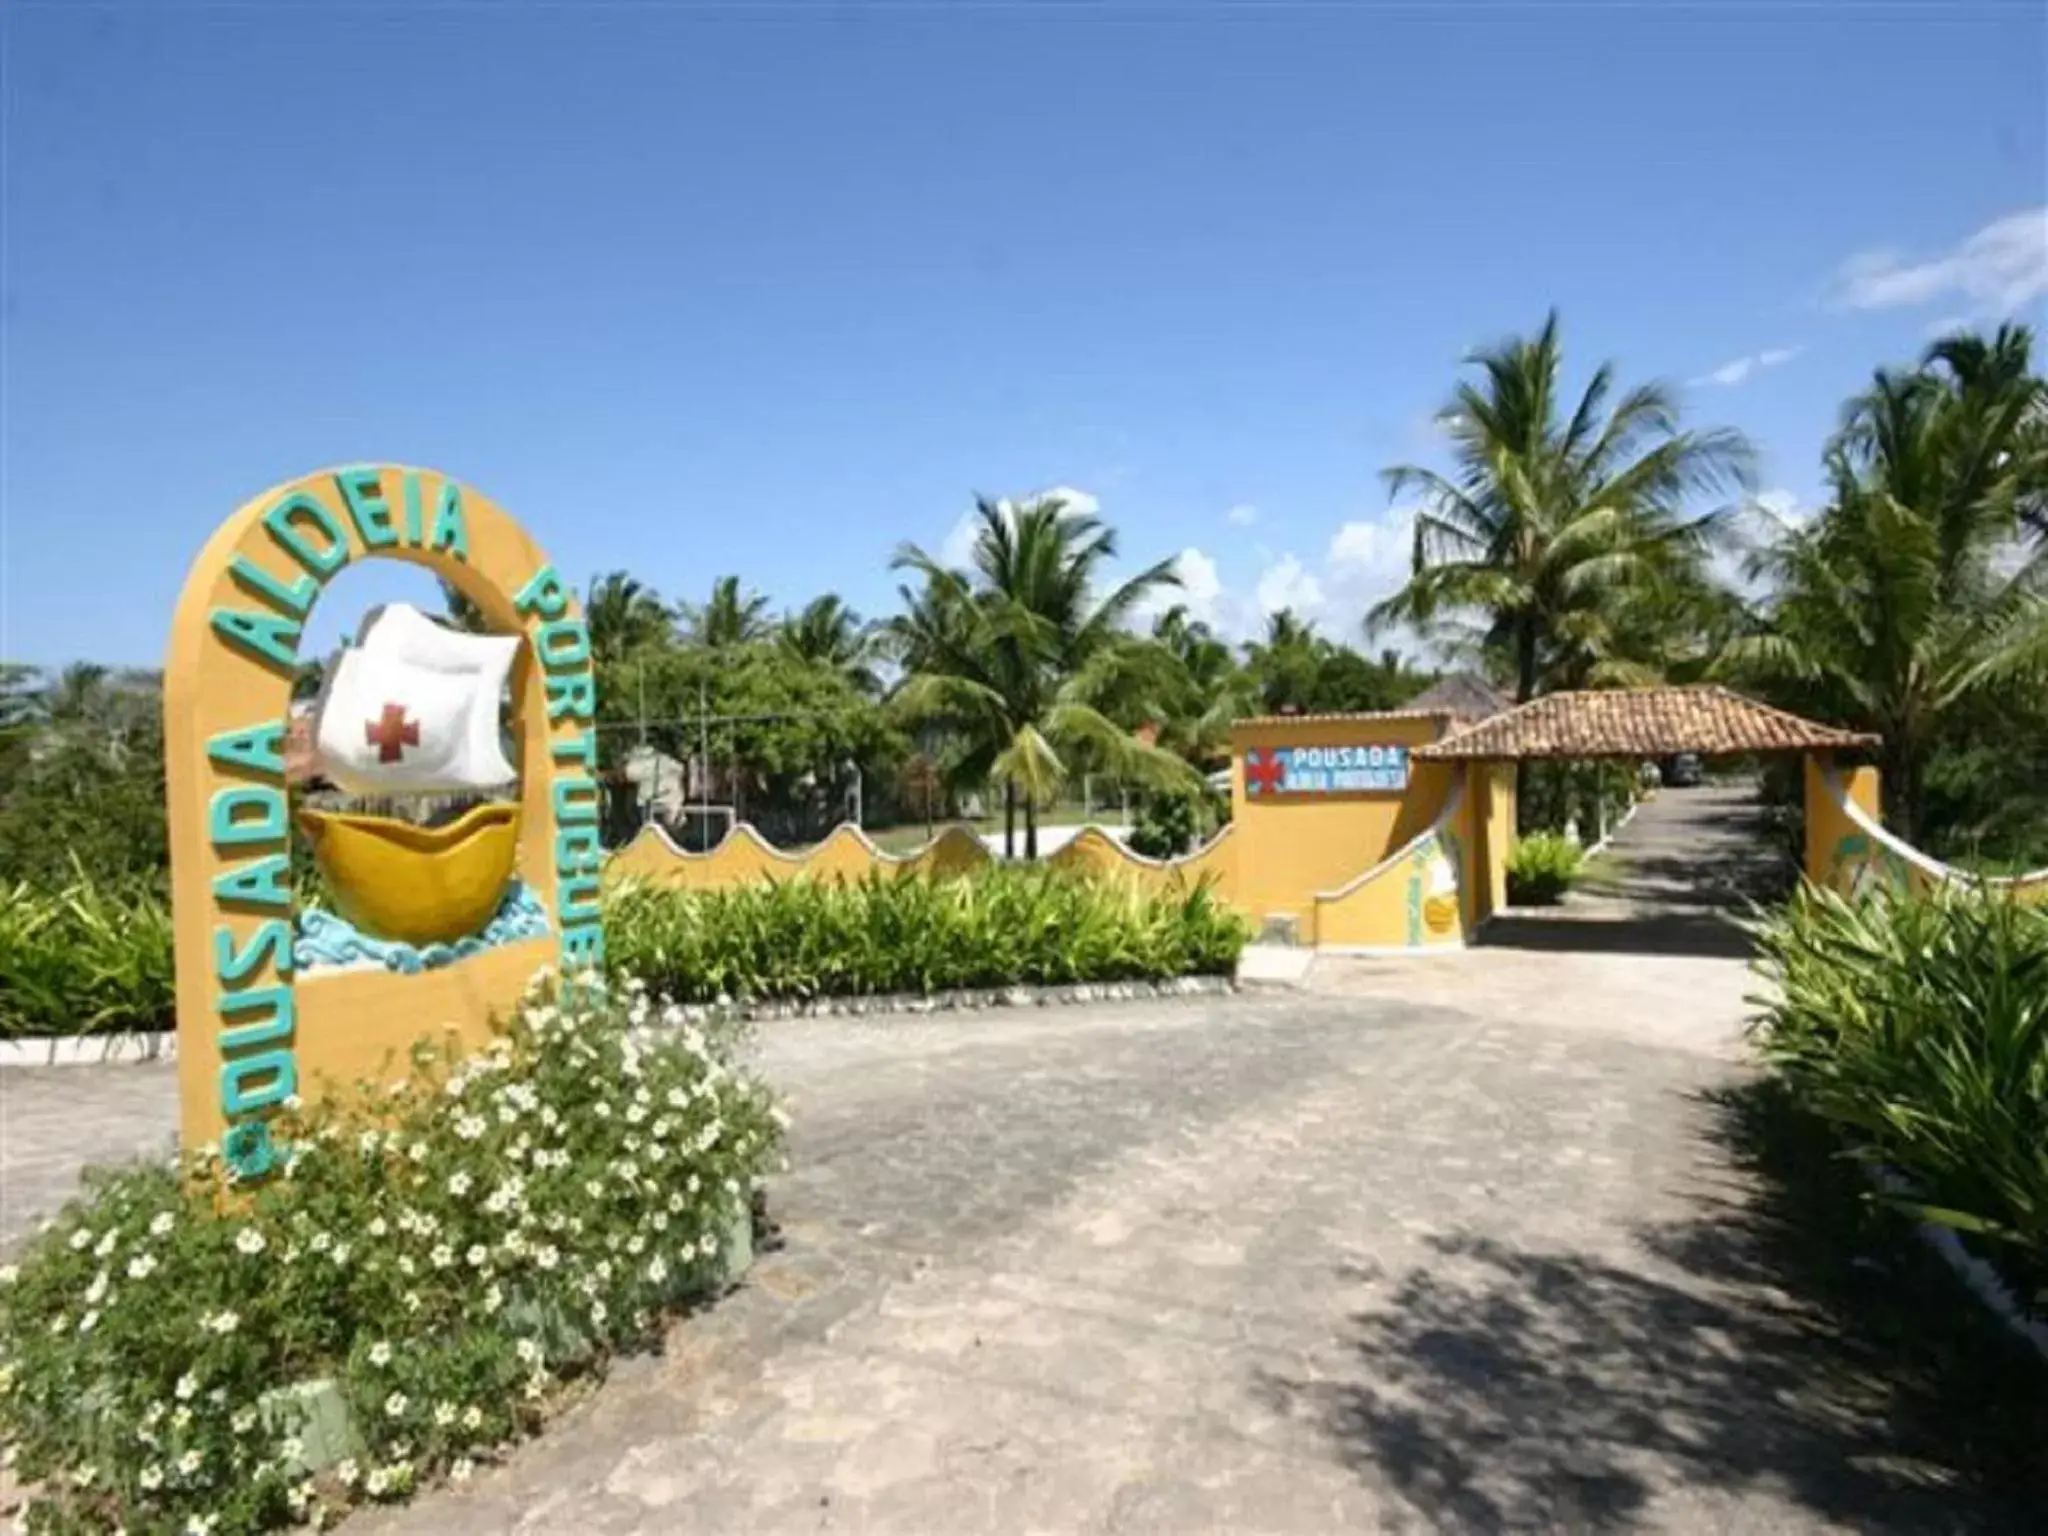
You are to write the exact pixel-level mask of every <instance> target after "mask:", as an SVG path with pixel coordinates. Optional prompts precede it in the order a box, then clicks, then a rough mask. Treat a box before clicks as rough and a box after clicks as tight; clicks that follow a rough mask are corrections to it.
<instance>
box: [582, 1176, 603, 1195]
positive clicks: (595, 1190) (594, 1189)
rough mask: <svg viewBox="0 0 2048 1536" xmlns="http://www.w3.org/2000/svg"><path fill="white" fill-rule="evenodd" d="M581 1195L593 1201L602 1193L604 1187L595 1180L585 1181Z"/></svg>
mask: <svg viewBox="0 0 2048 1536" xmlns="http://www.w3.org/2000/svg"><path fill="white" fill-rule="evenodd" d="M583 1193H585V1194H586V1195H588V1196H590V1198H591V1199H593V1200H595V1199H597V1198H598V1197H599V1196H600V1195H602V1194H603V1193H604V1185H603V1184H602V1183H600V1182H599V1181H598V1180H596V1179H586V1180H584V1181H583Z"/></svg>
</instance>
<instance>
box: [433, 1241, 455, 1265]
mask: <svg viewBox="0 0 2048 1536" xmlns="http://www.w3.org/2000/svg"><path fill="white" fill-rule="evenodd" d="M427 1258H428V1260H429V1261H430V1262H431V1263H432V1264H433V1266H434V1268H436V1269H446V1268H448V1267H449V1266H450V1265H451V1264H453V1263H454V1262H455V1250H454V1249H453V1248H450V1247H449V1246H448V1245H447V1244H446V1243H436V1244H435V1245H434V1251H433V1252H432V1253H430V1254H428V1255H427Z"/></svg>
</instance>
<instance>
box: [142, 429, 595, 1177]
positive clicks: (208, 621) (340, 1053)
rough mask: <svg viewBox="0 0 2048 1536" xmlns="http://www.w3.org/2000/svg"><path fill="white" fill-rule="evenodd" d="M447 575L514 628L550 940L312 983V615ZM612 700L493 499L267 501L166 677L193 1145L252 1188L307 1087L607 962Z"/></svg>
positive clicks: (184, 631)
mask: <svg viewBox="0 0 2048 1536" xmlns="http://www.w3.org/2000/svg"><path fill="white" fill-rule="evenodd" d="M380 558H381V559H395V560H406V561H410V562H412V563H413V564H416V565H422V566H425V567H427V568H428V569H429V570H431V571H432V572H433V573H434V574H435V575H436V576H439V577H441V578H442V579H444V580H445V581H447V582H449V583H450V584H451V585H453V586H455V587H456V588H458V589H459V590H460V591H461V592H462V593H463V595H464V596H465V597H467V598H469V599H470V601H472V602H474V603H475V604H476V605H477V607H478V608H479V609H480V610H481V611H482V613H483V615H484V617H485V619H486V620H487V621H488V623H489V624H490V626H491V628H492V629H494V630H496V631H498V632H500V633H505V634H518V635H521V636H523V637H524V641H525V643H524V644H522V645H521V646H520V648H519V654H518V657H517V659H516V661H515V662H514V665H513V669H512V675H511V689H512V698H513V701H514V702H513V710H512V721H511V729H512V734H513V737H514V740H515V742H516V751H515V753H514V754H513V757H512V761H513V762H514V763H515V764H516V766H517V767H518V769H519V773H520V780H519V792H518V793H519V802H520V819H519V826H520V830H519V844H518V853H517V868H518V872H519V875H520V877H521V878H522V879H523V880H524V882H525V884H526V886H527V888H528V890H529V891H530V892H532V893H533V894H534V895H535V896H537V897H538V899H539V901H540V903H541V904H542V906H543V907H544V909H545V911H546V912H547V914H548V919H549V923H550V925H551V932H550V934H549V936H548V937H546V938H532V939H524V940H520V941H517V942H510V943H505V944H502V945H499V946H497V947H495V948H487V949H482V950H481V951H479V952H477V953H473V954H470V955H468V956H467V957H466V958H462V959H458V960H456V961H455V962H454V963H452V964H447V965H444V966H440V967H437V968H435V969H430V970H423V971H419V972H416V973H413V974H399V973H396V972H393V971H389V970H384V969H350V968H341V969H325V970H319V971H312V972H309V973H307V974H304V975H301V974H298V971H299V967H298V966H297V965H296V963H295V956H294V945H295V940H296V937H297V932H296V926H295V916H294V911H293V902H292V890H291V878H290V870H291V858H290V855H291V817H290V813H289V806H288V799H287V792H286V787H285V762H284V753H285V734H286V726H287V719H288V715H289V711H290V704H291V687H292V679H293V676H294V673H295V671H296V668H297V664H298V661H299V642H300V638H301V636H302V634H303V633H304V627H305V623H306V620H307V617H308V616H309V615H310V614H311V612H312V609H313V605H314V603H315V602H316V601H317V600H318V598H319V596H320V593H321V591H322V589H323V588H324V587H325V586H326V584H327V582H328V581H329V580H331V579H332V578H333V576H334V575H335V573H336V572H338V571H340V570H342V569H343V568H345V567H346V566H348V565H350V564H352V563H354V562H356V561H358V560H364V559H380ZM596 716H597V689H596V683H595V680H594V678H593V675H592V671H591V664H590V636H589V631H588V629H587V627H586V626H585V624H584V622H583V617H582V613H581V610H580V608H579V606H578V604H577V602H576V598H575V594H574V592H573V591H572V590H571V589H570V587H569V584H568V583H567V582H565V581H564V580H563V579H562V577H561V576H560V574H559V573H558V572H557V571H556V570H555V568H554V567H553V566H552V565H551V564H550V563H549V562H548V559H547V557H546V556H545V555H543V554H542V553H541V551H540V549H539V547H538V546H537V545H535V544H534V542H533V541H532V539H530V538H529V537H527V535H526V533H525V531H524V530H523V529H522V528H520V527H519V525H518V524H517V523H515V522H514V521H513V520H512V519H511V518H510V517H508V516H507V515H506V514H505V513H504V512H503V511H502V510H501V509H500V508H499V507H498V506H497V505H496V504H495V503H493V502H491V501H489V500H488V499H486V498H485V497H483V496H480V495H478V494H477V493H476V492H474V491H472V490H470V489H468V488H467V487H465V486H463V485H461V484H459V483H458V482H456V481H454V480H451V479H449V478H448V477H447V476H445V475H442V474H439V473H437V472H435V471H433V470H428V469H411V468H406V467H403V466H399V465H351V466H347V467H344V468H340V469H335V470H326V471H322V472H321V473H319V474H314V475H308V476H306V477H305V478H304V479H301V480H295V481H292V482H291V483H289V484H287V485H281V486H278V487H277V488H275V489H274V490H270V491H267V492H265V493H264V494H263V495H261V496H259V497H257V498H256V499H255V500H254V501H251V502H249V503H248V504H247V505H245V506H243V507H242V508H241V509H240V510H239V511H237V512H236V513H235V514H234V515H233V516H232V517H230V518H229V519H228V520H227V521H226V522H225V523H223V524H222V525H221V526H220V528H219V530H218V531H217V532H216V533H215V534H214V536H213V538H212V539H211V540H210V541H209V542H208V543H207V545H206V547H205V549H203V550H202V551H201V552H200V554H199V558H198V559H197V560H196V561H195V562H194V563H193V566H192V570H191V573H190V574H189V575H188V576H187V577H186V580H185V587H184V591H183V593H182V595H181V596H180V598H179V600H178V609H177V614H176V616H175V618H174V619H173V621H172V626H171V640H170V650H169V655H168V658H167V661H166V666H165V670H164V717H165V718H164V745H165V770H166V774H165V776H166V793H167V796H168V801H169V820H170V843H171V880H172V901H173V917H174V922H175V925H176V948H175V955H176V963H177V1002H178V1089H179V1100H180V1112H181V1125H182V1132H183V1139H184V1142H185V1144H186V1145H187V1146H193V1145H198V1144H200V1143H205V1142H210V1141H214V1140H218V1141H219V1142H220V1143H221V1147H222V1150H223V1155H224V1156H225V1157H226V1158H227V1160H228V1161H229V1163H230V1164H231V1165H233V1166H234V1167H235V1168H236V1169H237V1170H238V1171H240V1172H241V1173H242V1174H243V1175H245V1176H247V1177H251V1178H255V1177H260V1176H261V1175H263V1174H264V1173H266V1172H268V1171H269V1169H270V1167H271V1166H272V1165H273V1163H274V1162H275V1160H276V1158H277V1156H278V1153H279V1149H278V1148H277V1147H276V1146H274V1145H273V1143H272V1139H271V1136H270V1133H269V1128H268V1123H267V1122H268V1118H269V1116H270V1114H271V1113H272V1112H273V1111H274V1110H275V1108H276V1107H277V1106H278V1105H280V1104H282V1103H283V1102H284V1101H285V1100H286V1099H287V1098H289V1097H291V1096H293V1095H294V1094H299V1095H303V1096H305V1097H307V1098H312V1097H314V1096H316V1095H317V1094H319V1093H320V1092H322V1091H323V1087H325V1086H333V1087H342V1088H346V1087H348V1086H351V1085H353V1084H354V1083H356V1082H358V1081H360V1080H364V1079H374V1078H376V1077H378V1076H379V1075H380V1074H381V1075H384V1076H390V1075H393V1074H397V1075H403V1073H404V1072H405V1071H406V1070H407V1069H408V1065H409V1061H408V1057H409V1052H410V1050H411V1047H412V1046H413V1044H414V1043H415V1042H416V1041H418V1040H419V1039H421V1038H423V1037H432V1038H436V1039H438V1038H441V1037H442V1036H444V1035H446V1034H448V1033H450V1032H452V1033H453V1034H455V1035H456V1036H457V1037H458V1038H459V1039H460V1040H461V1041H462V1043H463V1044H464V1045H466V1046H469V1047H475V1046H477V1045H480V1044H482V1043H483V1042H484V1040H485V1039H486V1037H487V1035H488V1032H489V1024H490V1018H491V1015H492V1013H493V1012H494V1011H502V1010H504V1009H506V1008H507V1007H509V1006H510V1005H511V1003H512V1002H513V1001H514V1000H515V999H516V998H517V996H518V995H519V993H520V991H521V990H522V989H523V988H524V987H525V985H526V983H527V981H528V980H529V979H530V978H531V976H532V975H533V973H534V972H535V971H536V970H538V969H540V968H541V967H542V966H544V965H549V964H559V966H560V968H561V969H562V970H563V971H564V972H565V973H573V972H577V971H581V970H584V969H586V968H588V967H591V966H595V965H598V964H600V963H601V962H602V960H603V958H604V935H603V930H602V928H601V927H600V926H599V921H598V907H597V900H598V873H599V869H600V867H601V864H602V860H603V852H602V847H601V844H600V842H599V831H598V814H599V813H598V785H597V776H596V770H597V736H596V730H595V726H596Z"/></svg>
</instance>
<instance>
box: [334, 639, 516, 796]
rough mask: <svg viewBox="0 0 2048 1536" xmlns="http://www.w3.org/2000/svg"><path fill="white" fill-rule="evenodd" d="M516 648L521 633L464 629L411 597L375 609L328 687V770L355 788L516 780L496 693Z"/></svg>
mask: <svg viewBox="0 0 2048 1536" xmlns="http://www.w3.org/2000/svg"><path fill="white" fill-rule="evenodd" d="M518 651H519V637H518V636H517V635H463V634H457V633H455V632H454V631H452V630H448V629H443V628H442V627H441V626H440V625H438V624H436V623H435V622H434V621H433V620H432V619H430V618H428V617H427V616H426V615H425V614H423V613H421V612H420V611H419V610H418V609H417V608H413V607H410V606H408V605H406V604H404V603H392V604H390V605H388V606H386V607H383V608H378V609H376V610H374V611H373V612H372V613H371V614H370V616H369V617H368V618H367V619H365V620H364V622H363V627H362V631H361V633H360V634H359V635H358V637H357V640H356V643H355V644H354V645H352V646H350V647H349V648H348V649H346V650H344V651H343V652H342V653H341V659H340V661H339V663H338V664H337V665H336V666H335V669H334V671H333V673H332V674H331V675H330V676H329V677H328V679H327V685H326V687H325V688H323V689H322V690H321V694H320V702H319V705H318V706H317V709H316V714H315V719H314V722H313V748H314V752H315V754H316V756H317V757H318V759H319V764H320V771H321V773H322V774H323V775H324V776H325V777H327V778H329V779H331V780H333V781H334V783H336V784H338V785H339V786H341V788H343V789H346V790H348V791H350V792H351V793H354V794H400V793H421V792H432V791H448V790H482V789H494V788H496V787H498V786H500V785H503V784H508V783H510V782H511V781H512V780H513V779H515V778H517V777H518V770H517V769H515V768H514V767H513V766H512V765H511V764H510V763H509V762H507V761H506V760H505V750H504V747H503V745H502V744H501V741H500V738H499V734H498V701H499V698H500V697H501V696H502V695H503V693H504V690H505V679H506V677H507V675H508V674H509V673H510V672H511V670H512V658H513V657H514V656H515V655H517V654H518Z"/></svg>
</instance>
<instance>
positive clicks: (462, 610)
mask: <svg viewBox="0 0 2048 1536" xmlns="http://www.w3.org/2000/svg"><path fill="white" fill-rule="evenodd" d="M436 579H437V580H438V579H439V578H436ZM440 585H441V604H442V606H443V607H444V608H445V609H446V610H447V614H446V616H445V617H444V618H443V619H442V621H441V622H442V623H444V624H446V625H447V626H448V627H449V628H450V629H456V630H460V631H462V633H464V634H466V635H487V634H489V633H490V632H491V626H490V622H489V621H488V620H487V619H485V618H484V611H483V609H481V608H479V607H477V605H476V604H475V603H473V602H471V601H470V600H469V597H468V595H467V594H466V593H464V592H463V590H462V588H460V587H458V586H456V585H455V583H454V582H452V581H442V582H441V584H440Z"/></svg>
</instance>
